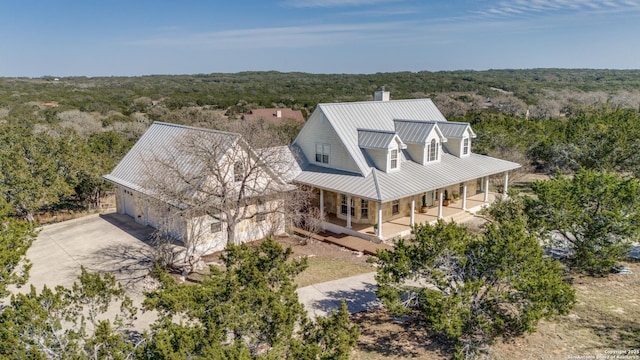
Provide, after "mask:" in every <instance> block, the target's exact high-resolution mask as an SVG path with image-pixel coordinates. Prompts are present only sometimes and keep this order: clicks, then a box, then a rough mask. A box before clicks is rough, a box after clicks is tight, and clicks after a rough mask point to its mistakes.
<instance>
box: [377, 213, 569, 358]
mask: <svg viewBox="0 0 640 360" xmlns="http://www.w3.org/2000/svg"><path fill="white" fill-rule="evenodd" d="M378 256H379V258H380V260H379V263H380V267H379V269H378V274H377V275H376V280H377V281H378V286H379V287H378V296H379V297H380V298H381V299H382V300H383V302H384V304H385V305H386V306H387V307H388V308H389V309H390V310H391V311H392V312H393V313H396V314H407V315H410V316H411V317H413V318H415V319H417V320H419V322H418V323H420V324H424V326H425V327H426V328H427V329H428V330H430V331H432V332H433V333H435V334H437V335H440V336H442V337H443V338H444V339H446V340H447V341H449V342H450V343H451V344H452V345H453V347H454V348H455V349H456V352H455V357H460V358H463V357H468V356H473V355H475V354H477V353H478V352H479V351H481V350H483V349H484V348H485V347H486V346H487V345H488V344H490V343H491V342H493V340H494V339H495V338H496V337H498V336H503V337H513V336H517V335H520V334H522V333H524V332H531V331H533V330H535V328H536V325H537V323H538V320H540V319H541V318H546V317H550V316H552V315H555V314H565V313H567V312H568V311H569V309H571V307H572V305H573V303H574V301H575V295H574V291H573V289H572V288H571V286H570V285H569V284H568V283H566V282H565V281H564V280H563V278H562V269H561V267H560V265H559V264H558V263H557V262H556V261H554V260H551V259H548V258H545V257H544V256H543V251H542V249H541V247H540V245H539V243H538V240H537V239H536V238H535V237H534V236H532V235H531V234H529V233H528V232H527V231H526V226H525V224H524V221H523V220H522V218H521V217H518V219H514V220H504V221H501V222H499V223H491V224H489V225H488V227H487V230H486V232H485V233H484V234H481V235H475V234H472V233H470V232H469V230H467V229H466V228H465V227H463V226H460V225H457V224H455V223H445V222H443V221H438V223H437V224H436V225H433V226H431V225H428V224H424V225H418V226H416V227H415V228H414V230H413V237H412V238H411V239H409V240H400V241H399V242H398V243H397V244H396V247H395V249H394V250H393V251H381V252H379V253H378Z"/></svg>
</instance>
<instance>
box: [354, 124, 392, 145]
mask: <svg viewBox="0 0 640 360" xmlns="http://www.w3.org/2000/svg"><path fill="white" fill-rule="evenodd" d="M395 137H396V133H395V132H393V131H380V130H366V129H358V146H359V147H360V148H362V149H388V148H389V144H391V142H392V141H393V139H394V138H395Z"/></svg>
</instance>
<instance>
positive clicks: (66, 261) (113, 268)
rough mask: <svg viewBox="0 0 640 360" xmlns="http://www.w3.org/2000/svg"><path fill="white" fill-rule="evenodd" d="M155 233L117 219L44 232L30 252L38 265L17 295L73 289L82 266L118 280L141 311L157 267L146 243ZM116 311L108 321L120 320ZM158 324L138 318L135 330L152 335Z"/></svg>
mask: <svg viewBox="0 0 640 360" xmlns="http://www.w3.org/2000/svg"><path fill="white" fill-rule="evenodd" d="M152 232H153V229H152V228H150V227H148V226H142V225H140V224H137V223H136V222H135V221H134V220H133V219H132V218H131V217H129V216H126V215H120V214H116V213H110V214H99V215H90V216H86V217H82V218H79V219H74V220H69V221H64V222H61V223H58V224H53V225H46V226H43V227H42V228H41V229H40V233H39V234H38V238H37V239H36V240H35V241H34V242H33V245H32V246H31V248H30V249H29V251H27V258H28V259H29V260H31V263H32V264H33V266H32V268H31V270H30V271H29V281H28V283H27V285H26V286H23V287H22V288H20V289H18V290H17V291H20V292H28V291H29V288H30V286H29V285H34V286H35V287H36V289H37V290H38V291H40V290H42V287H43V286H44V285H47V287H49V288H54V287H55V286H57V285H62V286H65V287H71V285H72V284H73V283H74V282H75V281H77V278H78V275H80V266H84V267H85V268H86V269H87V270H88V271H90V272H99V273H105V272H109V273H111V274H113V275H115V277H116V279H118V281H120V283H121V284H122V285H123V286H124V287H125V288H126V290H127V293H128V295H129V296H130V297H131V298H132V300H133V302H134V305H136V306H137V307H140V305H141V304H142V301H143V300H144V291H145V290H147V289H146V288H145V286H147V284H149V283H150V279H149V278H148V277H147V274H148V273H149V269H150V266H151V264H152V261H151V258H152V257H151V247H150V246H149V245H147V244H146V243H145V242H144V241H146V240H147V239H148V237H149V235H150V234H151V233H152ZM115 310H116V309H110V312H108V313H107V314H106V316H107V317H110V318H111V317H113V316H115V312H114V311H115ZM111 312H114V313H113V314H112V313H111ZM155 318H156V314H155V313H154V312H146V313H142V312H138V318H137V320H136V321H135V322H134V327H135V328H136V329H138V330H144V329H148V327H149V324H150V323H151V322H153V321H154V320H155Z"/></svg>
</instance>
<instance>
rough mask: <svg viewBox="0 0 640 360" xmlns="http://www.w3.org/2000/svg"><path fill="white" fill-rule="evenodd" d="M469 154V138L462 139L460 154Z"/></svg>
mask: <svg viewBox="0 0 640 360" xmlns="http://www.w3.org/2000/svg"><path fill="white" fill-rule="evenodd" d="M467 154H469V138H464V140H462V155H467Z"/></svg>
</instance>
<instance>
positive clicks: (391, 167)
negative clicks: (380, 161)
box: [389, 149, 400, 171]
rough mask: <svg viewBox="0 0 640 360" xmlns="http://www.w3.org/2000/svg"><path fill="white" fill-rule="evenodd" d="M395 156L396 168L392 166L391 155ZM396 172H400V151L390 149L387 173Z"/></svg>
mask: <svg viewBox="0 0 640 360" xmlns="http://www.w3.org/2000/svg"><path fill="white" fill-rule="evenodd" d="M394 152H395V154H396V158H395V161H396V166H395V167H394V166H393V160H394V159H393V154H394ZM396 170H400V151H398V149H391V150H390V151H389V171H396Z"/></svg>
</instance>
